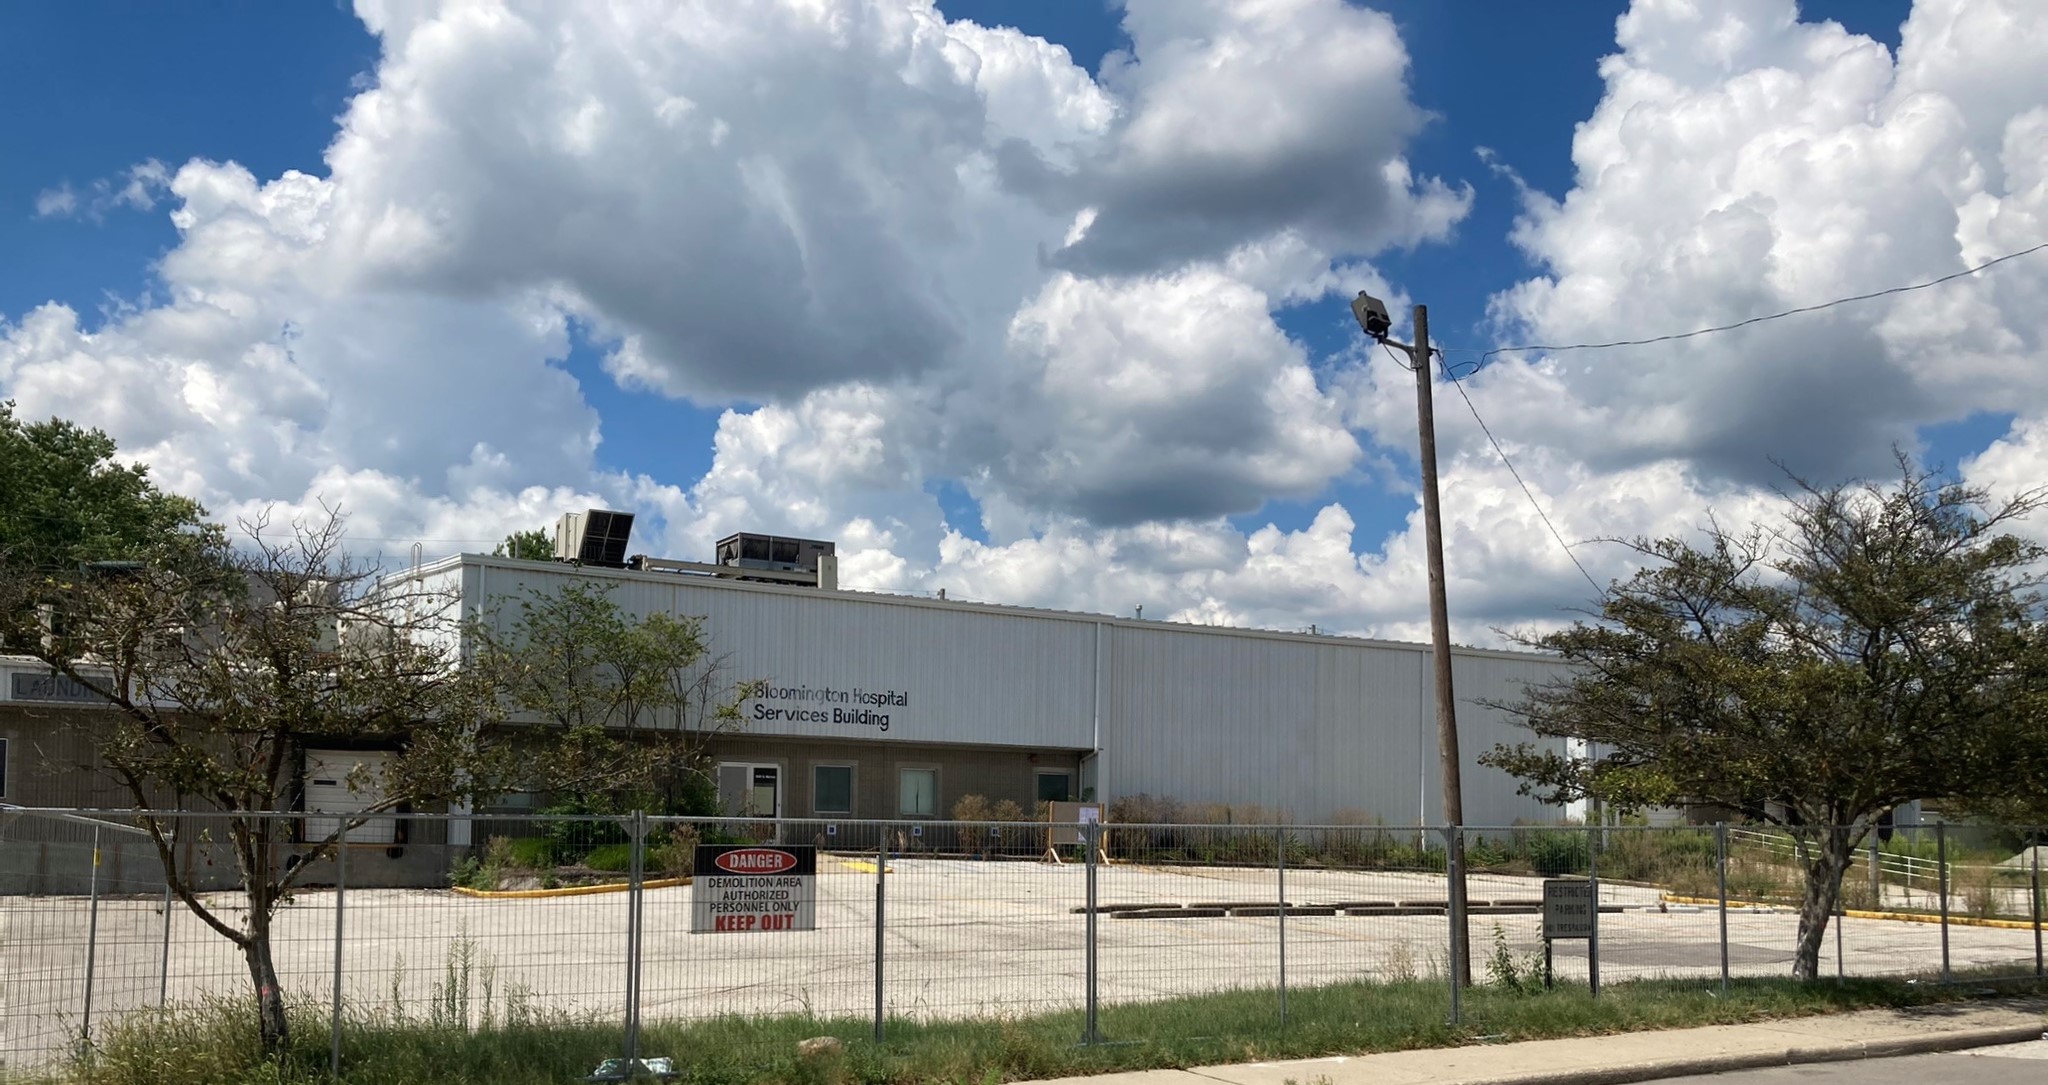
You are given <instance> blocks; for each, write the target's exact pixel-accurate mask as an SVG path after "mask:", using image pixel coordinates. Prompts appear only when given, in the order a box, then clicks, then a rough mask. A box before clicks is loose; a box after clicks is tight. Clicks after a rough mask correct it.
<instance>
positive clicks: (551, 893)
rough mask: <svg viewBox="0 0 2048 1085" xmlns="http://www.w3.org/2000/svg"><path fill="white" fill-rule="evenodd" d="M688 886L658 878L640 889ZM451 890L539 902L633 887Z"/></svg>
mask: <svg viewBox="0 0 2048 1085" xmlns="http://www.w3.org/2000/svg"><path fill="white" fill-rule="evenodd" d="M688 884H690V879H688V878H656V879H654V880H652V881H643V882H641V883H640V888H642V889H670V888H673V887H675V886H678V885H688ZM449 888H450V889H451V890H452V891H453V892H454V893H455V894H456V895H458V896H464V897H475V898H477V899H479V900H537V899H542V898H546V897H588V896H595V895H596V894H599V893H624V892H626V891H627V890H629V889H631V888H633V887H632V886H631V885H629V884H628V883H626V882H604V883H602V884H600V885H571V886H567V887H564V888H561V889H471V888H469V887H468V886H466V885H456V886H450V887H449Z"/></svg>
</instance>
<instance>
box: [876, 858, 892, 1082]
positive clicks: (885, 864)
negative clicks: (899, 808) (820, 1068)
mask: <svg viewBox="0 0 2048 1085" xmlns="http://www.w3.org/2000/svg"><path fill="white" fill-rule="evenodd" d="M880 837H881V842H880V843H878V844H876V845H875V1042H876V1043H878V1044H879V1043H881V1042H882V1010H883V1006H882V934H883V931H884V929H885V926H886V925H885V923H884V922H883V919H882V916H883V911H884V908H883V903H884V900H885V898H886V895H887V892H888V888H887V881H886V879H887V877H888V874H889V827H888V826H887V825H884V826H882V831H881V833H880Z"/></svg>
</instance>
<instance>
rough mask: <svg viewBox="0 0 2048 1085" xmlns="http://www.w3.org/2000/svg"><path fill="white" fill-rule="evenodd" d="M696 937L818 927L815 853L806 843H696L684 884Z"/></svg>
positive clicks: (814, 848)
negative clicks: (691, 867) (694, 860)
mask: <svg viewBox="0 0 2048 1085" xmlns="http://www.w3.org/2000/svg"><path fill="white" fill-rule="evenodd" d="M690 913H691V922H690V930H692V931H693V932H695V933H698V934H737V933H741V932H747V931H808V930H816V929H817V927H818V849H817V848H816V847H815V846H813V845H810V844H792V845H786V846H785V845H767V844H737V845H736V844H699V845H697V860H696V863H695V866H694V868H693V872H692V877H691V879H690Z"/></svg>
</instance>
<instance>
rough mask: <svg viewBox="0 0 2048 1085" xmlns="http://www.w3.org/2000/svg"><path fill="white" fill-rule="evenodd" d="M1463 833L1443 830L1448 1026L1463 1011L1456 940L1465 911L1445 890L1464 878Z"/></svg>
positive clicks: (1462, 967)
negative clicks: (1448, 948) (1461, 865)
mask: <svg viewBox="0 0 2048 1085" xmlns="http://www.w3.org/2000/svg"><path fill="white" fill-rule="evenodd" d="M1464 832H1465V830H1464V829H1462V828H1460V827H1458V826H1456V825H1452V826H1450V827H1448V828H1446V829H1445V830H1444V870H1445V872H1446V873H1447V874H1448V875H1449V880H1448V881H1446V882H1445V883H1444V888H1445V890H1447V892H1446V893H1445V898H1446V899H1445V907H1444V914H1445V915H1447V916H1449V917H1450V920H1451V926H1450V930H1449V931H1447V932H1446V933H1447V934H1449V935H1450V939H1451V1024H1453V1025H1456V1024H1459V1023H1460V1022H1461V1020H1462V1019H1463V1017H1464V1010H1465V1006H1464V999H1465V992H1464V986H1465V962H1464V960H1463V959H1462V957H1463V955H1462V954H1461V953H1459V952H1458V948H1459V946H1461V945H1463V940H1462V939H1460V938H1459V937H1458V927H1459V925H1460V924H1462V923H1464V922H1465V914H1464V909H1462V908H1459V907H1458V894H1456V893H1451V892H1448V890H1449V889H1450V887H1451V886H1452V885H1453V884H1455V883H1456V882H1457V880H1458V879H1459V878H1460V877H1462V876H1463V875H1464V872H1463V871H1462V870H1459V869H1458V857H1459V856H1460V855H1463V854H1464V852H1465V849H1464V848H1462V847H1460V846H1459V845H1460V844H1462V843H1463V842H1464V841H1463V836H1464Z"/></svg>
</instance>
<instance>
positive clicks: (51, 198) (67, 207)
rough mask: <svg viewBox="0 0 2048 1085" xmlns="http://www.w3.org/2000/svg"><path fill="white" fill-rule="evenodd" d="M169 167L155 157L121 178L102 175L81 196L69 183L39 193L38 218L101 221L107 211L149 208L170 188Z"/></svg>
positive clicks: (143, 209) (129, 168) (37, 198)
mask: <svg viewBox="0 0 2048 1085" xmlns="http://www.w3.org/2000/svg"><path fill="white" fill-rule="evenodd" d="M170 183H171V173H170V170H169V168H168V167H166V166H165V165H164V164H163V163H162V162H159V161H157V160H156V159H154V158H151V159H148V160H146V161H143V162H139V163H136V164H135V165H133V166H130V167H128V169H127V171H126V172H124V173H123V174H121V176H120V177H118V178H105V177H102V178H100V179H98V180H96V181H94V182H93V183H92V184H91V185H89V186H87V189H86V192H85V193H84V194H83V195H81V194H80V193H79V192H78V191H77V190H76V189H73V188H72V187H71V184H70V182H68V181H67V182H65V183H63V184H60V185H58V186H57V187H55V188H48V189H44V190H43V191H41V192H38V193H36V217H37V218H87V219H90V220H92V221H94V222H98V221H100V220H101V219H103V218H105V217H106V215H107V212H109V211H115V210H120V209H122V208H127V209H129V210H132V211H148V210H150V209H152V208H154V207H155V206H156V204H157V200H158V199H159V198H160V197H161V196H162V195H163V193H164V191H165V190H166V189H168V188H169V187H170Z"/></svg>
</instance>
